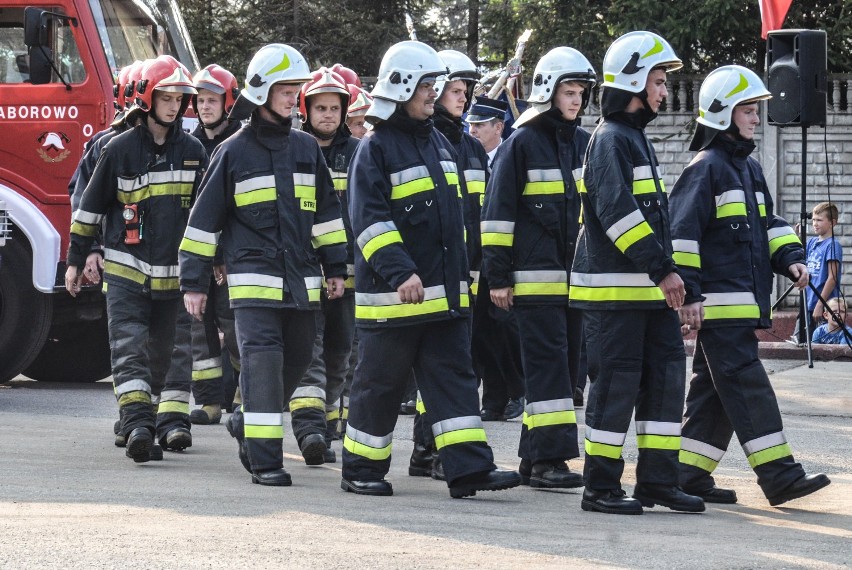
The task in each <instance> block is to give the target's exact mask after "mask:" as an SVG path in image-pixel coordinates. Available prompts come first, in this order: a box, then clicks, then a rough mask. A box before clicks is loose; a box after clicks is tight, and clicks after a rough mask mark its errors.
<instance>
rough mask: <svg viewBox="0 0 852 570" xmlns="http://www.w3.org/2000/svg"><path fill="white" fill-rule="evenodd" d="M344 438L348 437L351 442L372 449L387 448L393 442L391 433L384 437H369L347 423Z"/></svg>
mask: <svg viewBox="0 0 852 570" xmlns="http://www.w3.org/2000/svg"><path fill="white" fill-rule="evenodd" d="M346 437H348V438H349V439H351V440H352V441H355V442H358V443H361V444H364V445H366V446H368V447H372V448H374V449H383V448H385V447H387V446H389V445H390V444H391V442H392V441H393V432H390V433H389V434H387V435H385V436H378V435H370V434H368V433H367V432H363V431H361V430H359V429H355V428H354V427H352V424H350V423H347V424H346Z"/></svg>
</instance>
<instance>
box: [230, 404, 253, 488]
mask: <svg viewBox="0 0 852 570" xmlns="http://www.w3.org/2000/svg"><path fill="white" fill-rule="evenodd" d="M237 409H239V404H238V408H237ZM239 423H240V422H239V421H238V420H237V413H233V414H231V417H230V418H228V421H227V422H225V427H226V428H227V429H228V433H229V434H231V437H233V438H234V439H236V440H237V455H238V456H239V458H240V463H242V464H243V467H244V468H245V470H246V471H248V472H249V473H251V472H252V471H251V463H250V462H249V457H248V448H247V447H246V440H245V438H244V437H243V431H242V429H241V426H240V425H239Z"/></svg>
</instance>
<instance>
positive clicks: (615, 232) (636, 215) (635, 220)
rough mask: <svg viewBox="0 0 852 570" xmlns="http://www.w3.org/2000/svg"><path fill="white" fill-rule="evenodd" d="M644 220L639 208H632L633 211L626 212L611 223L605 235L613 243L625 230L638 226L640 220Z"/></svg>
mask: <svg viewBox="0 0 852 570" xmlns="http://www.w3.org/2000/svg"><path fill="white" fill-rule="evenodd" d="M644 221H645V216H643V215H642V212H640V211H639V210H634V211H633V212H631V213H629V214H627V215H626V216H624V217H623V218H621V219H620V220H618V221H617V222H615V223H614V224H612V225H611V226H610V227H609V229H608V230H607V231H606V235H607V237H608V238H609V239H610V240H612V242H613V243H615V242H616V241H617V240H618V238H620V237H621V236H622V234H624V233H625V232H626V231H628V230H630V229H632V228H634V227H636V226H638V225H639V224H641V223H642V222H644Z"/></svg>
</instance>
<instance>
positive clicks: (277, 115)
mask: <svg viewBox="0 0 852 570" xmlns="http://www.w3.org/2000/svg"><path fill="white" fill-rule="evenodd" d="M263 108H264V109H266V110H267V111H269V114H270V115H272V116H273V117H275V120H276V121H277V122H279V123H281V124H282V125H283V124H285V123H287V122H289V121H291V120H292V119H291V118H290V117H285V116H284V115H282V114H280V113H278V112H276V111H273V110H272V105H270V103H269V100H268V99H267V100H266V102H265V103H264V104H263Z"/></svg>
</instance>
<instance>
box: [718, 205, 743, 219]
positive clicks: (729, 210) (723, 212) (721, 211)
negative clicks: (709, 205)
mask: <svg viewBox="0 0 852 570" xmlns="http://www.w3.org/2000/svg"><path fill="white" fill-rule="evenodd" d="M745 215H746V205H745V203H743V202H732V203H730V204H724V205H722V206H718V207H717V208H716V217H717V218H729V217H731V216H745Z"/></svg>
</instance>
